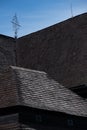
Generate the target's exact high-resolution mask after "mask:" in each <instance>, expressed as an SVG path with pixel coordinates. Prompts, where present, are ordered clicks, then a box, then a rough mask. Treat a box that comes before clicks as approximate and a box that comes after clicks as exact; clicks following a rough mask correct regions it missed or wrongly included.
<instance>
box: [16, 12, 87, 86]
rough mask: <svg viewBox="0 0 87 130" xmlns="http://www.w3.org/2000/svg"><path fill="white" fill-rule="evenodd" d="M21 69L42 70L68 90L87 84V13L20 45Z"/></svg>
mask: <svg viewBox="0 0 87 130" xmlns="http://www.w3.org/2000/svg"><path fill="white" fill-rule="evenodd" d="M17 52H18V59H17V61H18V66H19V65H20V66H21V67H24V68H31V69H37V70H43V71H45V72H47V73H48V74H49V75H50V77H51V78H52V79H54V80H57V81H58V82H59V83H61V84H62V85H64V86H66V87H69V88H70V87H74V86H80V85H81V84H87V13H84V14H81V15H78V16H75V17H73V18H70V19H68V20H65V21H63V22H61V23H58V24H55V25H53V26H50V27H47V28H45V29H42V30H40V31H37V32H35V33H32V34H29V35H26V36H23V37H21V38H19V39H18V41H17Z"/></svg>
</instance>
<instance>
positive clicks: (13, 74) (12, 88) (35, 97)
mask: <svg viewBox="0 0 87 130" xmlns="http://www.w3.org/2000/svg"><path fill="white" fill-rule="evenodd" d="M5 73H8V74H10V78H9V77H6V75H5V74H3V76H1V77H3V79H2V80H1V78H0V80H1V81H0V82H1V83H2V84H0V87H1V86H2V85H3V84H4V83H5V82H6V83H5V85H4V86H5V88H4V87H2V88H1V91H0V92H1V93H2V95H4V94H5V89H6V88H8V89H7V91H8V92H7V93H6V94H5V97H4V98H3V99H4V103H3V105H2V101H3V100H1V101H0V107H7V106H9V105H10V106H12V105H17V104H19V105H25V106H29V107H34V108H40V109H45V110H51V111H58V112H64V113H67V114H72V115H77V116H87V102H85V101H84V100H83V99H82V98H81V97H79V96H78V95H76V94H74V93H73V92H72V91H70V90H68V89H67V88H65V87H64V86H62V85H60V84H59V83H58V82H57V81H55V80H53V79H51V78H50V77H49V76H48V75H47V74H46V73H45V72H40V71H34V70H29V69H24V68H20V67H13V66H12V67H10V68H9V69H8V70H7V72H5ZM2 97H3V96H2ZM7 99H8V100H7Z"/></svg>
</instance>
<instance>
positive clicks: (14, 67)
mask: <svg viewBox="0 0 87 130" xmlns="http://www.w3.org/2000/svg"><path fill="white" fill-rule="evenodd" d="M10 68H11V69H17V70H18V69H20V70H25V71H32V72H37V73H42V74H47V73H46V72H44V71H39V70H33V69H28V68H23V67H18V66H10Z"/></svg>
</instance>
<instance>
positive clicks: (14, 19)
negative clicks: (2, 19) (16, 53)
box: [12, 13, 20, 39]
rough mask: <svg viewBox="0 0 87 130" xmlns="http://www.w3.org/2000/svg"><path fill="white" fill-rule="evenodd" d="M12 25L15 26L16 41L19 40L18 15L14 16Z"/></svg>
mask: <svg viewBox="0 0 87 130" xmlns="http://www.w3.org/2000/svg"><path fill="white" fill-rule="evenodd" d="M12 24H13V30H14V36H15V39H17V37H18V29H19V27H20V25H19V22H18V18H17V15H16V13H15V15H14V16H13V19H12Z"/></svg>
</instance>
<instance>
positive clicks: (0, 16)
mask: <svg viewBox="0 0 87 130" xmlns="http://www.w3.org/2000/svg"><path fill="white" fill-rule="evenodd" d="M71 3H72V10H73V15H74V16H76V15H78V14H81V13H85V12H87V0H0V34H4V35H8V36H14V31H13V28H12V23H11V21H12V19H13V16H14V15H15V13H16V14H17V17H18V21H19V23H20V25H21V27H20V29H19V31H18V36H19V37H20V36H23V35H26V34H29V33H32V32H35V31H38V30H41V29H43V28H45V27H48V26H51V25H53V24H56V23H59V22H61V21H64V20H66V19H68V18H70V17H71V9H70V8H71Z"/></svg>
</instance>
